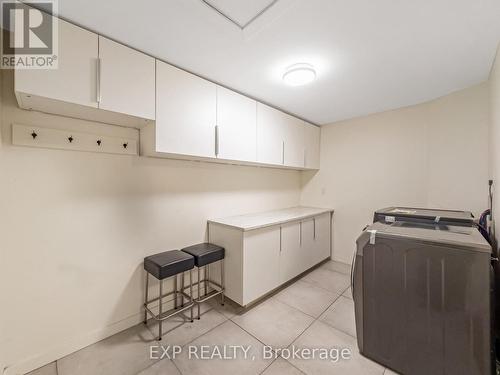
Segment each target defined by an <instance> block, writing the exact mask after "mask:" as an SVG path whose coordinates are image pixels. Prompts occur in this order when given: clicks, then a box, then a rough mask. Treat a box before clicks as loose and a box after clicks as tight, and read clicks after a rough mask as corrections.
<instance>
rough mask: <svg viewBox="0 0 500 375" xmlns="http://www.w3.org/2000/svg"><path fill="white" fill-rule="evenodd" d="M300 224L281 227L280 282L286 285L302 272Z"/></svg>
mask: <svg viewBox="0 0 500 375" xmlns="http://www.w3.org/2000/svg"><path fill="white" fill-rule="evenodd" d="M300 227H301V224H300V222H294V223H287V224H283V225H282V226H281V251H280V266H279V270H280V281H281V283H284V282H286V281H288V280H290V279H292V278H294V277H295V276H297V275H298V274H299V273H301V272H302V270H301V264H300V259H301V258H302V254H301V252H302V248H301V246H300Z"/></svg>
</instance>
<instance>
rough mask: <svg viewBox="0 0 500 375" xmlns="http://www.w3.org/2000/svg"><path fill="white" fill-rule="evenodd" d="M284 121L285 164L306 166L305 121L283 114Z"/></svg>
mask: <svg viewBox="0 0 500 375" xmlns="http://www.w3.org/2000/svg"><path fill="white" fill-rule="evenodd" d="M282 116H283V122H284V129H285V131H284V133H283V140H284V148H285V149H284V152H283V154H284V155H283V156H284V163H283V164H284V165H286V166H288V167H304V150H305V144H304V122H303V121H302V120H299V119H297V118H295V117H292V116H290V115H287V114H285V113H283V114H282Z"/></svg>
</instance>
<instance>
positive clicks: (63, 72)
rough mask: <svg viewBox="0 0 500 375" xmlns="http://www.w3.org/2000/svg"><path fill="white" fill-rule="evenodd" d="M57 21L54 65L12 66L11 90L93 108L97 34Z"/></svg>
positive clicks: (95, 89) (95, 85)
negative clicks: (12, 88)
mask: <svg viewBox="0 0 500 375" xmlns="http://www.w3.org/2000/svg"><path fill="white" fill-rule="evenodd" d="M58 22H59V26H58V28H59V55H58V59H59V60H58V68H57V69H52V70H50V69H21V70H16V71H15V91H17V92H20V93H25V94H29V95H36V96H40V97H46V98H51V99H55V100H60V101H63V102H68V103H73V104H80V105H84V106H88V107H94V108H97V57H98V36H97V34H94V33H92V32H90V31H87V30H84V29H82V28H80V27H78V26H75V25H73V24H71V23H68V22H66V21H63V20H59V21H58Z"/></svg>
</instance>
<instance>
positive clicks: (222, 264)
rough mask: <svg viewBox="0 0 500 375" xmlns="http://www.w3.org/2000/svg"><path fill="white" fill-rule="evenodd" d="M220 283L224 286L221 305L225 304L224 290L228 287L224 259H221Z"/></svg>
mask: <svg viewBox="0 0 500 375" xmlns="http://www.w3.org/2000/svg"><path fill="white" fill-rule="evenodd" d="M220 285H221V287H222V293H221V295H220V296H221V297H220V300H221V305H222V306H224V291H225V289H226V287H225V280H224V259H222V260H221V261H220Z"/></svg>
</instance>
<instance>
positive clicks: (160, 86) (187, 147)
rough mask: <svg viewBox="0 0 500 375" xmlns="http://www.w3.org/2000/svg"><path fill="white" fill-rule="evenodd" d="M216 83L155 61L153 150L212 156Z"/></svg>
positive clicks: (213, 149)
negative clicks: (154, 136)
mask: <svg viewBox="0 0 500 375" xmlns="http://www.w3.org/2000/svg"><path fill="white" fill-rule="evenodd" d="M215 125H216V86H215V84H213V83H211V82H208V81H206V80H204V79H201V78H199V77H197V76H195V75H193V74H189V73H187V72H185V71H183V70H180V69H178V68H175V67H173V66H171V65H168V64H166V63H164V62H161V61H158V60H157V61H156V151H158V152H163V153H170V154H182V155H192V156H202V157H215Z"/></svg>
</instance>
